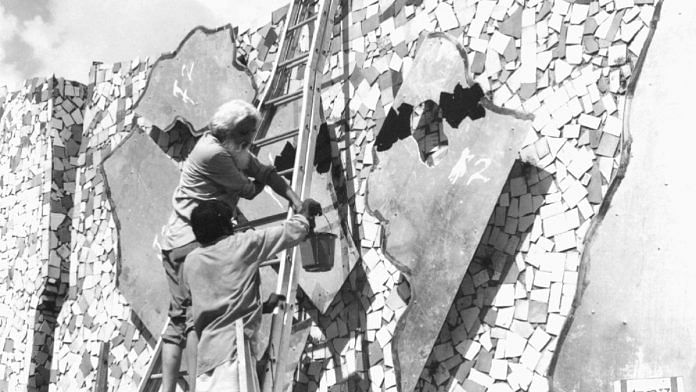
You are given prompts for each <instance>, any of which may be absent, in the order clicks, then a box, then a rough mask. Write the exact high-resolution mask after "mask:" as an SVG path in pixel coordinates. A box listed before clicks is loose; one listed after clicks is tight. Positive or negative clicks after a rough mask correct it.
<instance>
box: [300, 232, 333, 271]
mask: <svg viewBox="0 0 696 392" xmlns="http://www.w3.org/2000/svg"><path fill="white" fill-rule="evenodd" d="M336 238H338V236H337V235H336V234H333V233H315V232H313V231H312V232H311V233H309V235H307V239H306V240H304V241H303V242H301V243H300V253H301V255H302V268H304V270H305V271H307V272H324V271H330V270H331V269H332V268H333V265H334V249H335V248H336Z"/></svg>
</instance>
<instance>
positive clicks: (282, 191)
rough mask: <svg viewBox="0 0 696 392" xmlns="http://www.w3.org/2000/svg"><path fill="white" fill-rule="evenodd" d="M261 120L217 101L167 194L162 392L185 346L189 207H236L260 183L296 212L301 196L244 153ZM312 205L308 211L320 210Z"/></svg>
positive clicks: (170, 390) (249, 110)
mask: <svg viewBox="0 0 696 392" xmlns="http://www.w3.org/2000/svg"><path fill="white" fill-rule="evenodd" d="M260 122H261V119H260V116H259V112H258V110H257V109H256V108H255V107H253V106H252V105H251V104H249V103H247V102H244V101H240V100H234V101H230V102H228V103H226V104H224V105H222V106H221V107H220V108H219V109H218V110H217V112H216V113H215V115H214V116H213V118H212V120H211V122H210V131H209V132H206V133H205V134H204V135H203V136H201V139H199V140H198V142H197V143H196V146H195V147H194V149H193V151H191V153H190V154H189V156H188V158H187V160H186V162H185V163H184V167H183V169H182V173H181V178H180V180H179V185H178V186H177V188H176V190H175V192H174V196H173V198H172V203H173V207H174V211H173V213H172V215H171V217H170V219H169V221H168V223H167V225H166V226H165V227H164V229H163V236H162V241H161V244H160V245H161V248H162V261H163V264H164V269H165V273H166V275H167V281H168V284H169V290H170V294H171V303H170V306H169V324H168V326H167V327H166V330H165V332H164V333H163V334H162V354H161V355H162V387H163V388H162V390H163V391H164V392H174V391H175V388H176V383H177V379H178V378H179V367H180V365H181V354H182V351H183V347H184V346H185V344H186V335H185V328H186V318H187V309H186V306H184V304H183V300H184V292H183V290H182V287H181V285H180V277H181V271H180V268H181V265H182V263H183V261H184V259H185V258H186V255H187V254H189V253H190V252H191V251H192V250H193V249H196V248H197V247H198V246H199V243H198V242H197V241H196V239H195V235H194V233H193V230H192V228H191V224H190V219H191V212H192V211H193V209H194V208H195V207H196V206H197V205H198V204H199V203H200V202H201V201H205V200H220V201H222V202H224V203H226V204H227V205H228V206H229V207H230V208H231V209H232V211H235V210H236V206H237V202H238V200H239V198H240V197H244V198H247V199H252V198H254V197H255V196H256V195H258V194H259V193H260V192H262V191H263V188H264V187H265V185H268V186H270V187H271V189H273V191H274V192H275V193H277V194H278V195H280V196H282V197H284V198H285V199H287V200H288V201H289V202H290V204H291V206H292V208H293V209H294V210H295V211H299V209H300V208H301V207H302V202H301V200H300V198H299V197H298V196H297V194H296V193H295V192H294V191H293V190H292V188H291V187H290V186H289V185H288V183H287V182H286V181H285V180H284V179H283V178H282V177H280V176H279V175H278V173H277V172H276V170H275V168H274V167H273V166H268V165H263V164H261V163H260V162H259V161H258V159H257V158H256V157H255V156H253V155H252V154H251V153H250V152H249V147H250V146H251V143H252V142H253V140H254V136H255V134H256V130H257V127H258V125H259V124H260ZM250 178H253V180H252V179H250ZM314 203H315V205H313V206H312V208H313V209H317V208H318V209H321V207H320V206H319V205H318V203H316V202H314ZM193 347H195V343H194V344H193ZM187 351H188V352H189V353H190V355H189V356H188V360H187V362H188V368H189V369H192V368H195V350H191V349H189V350H187ZM192 379H193V378H191V380H192Z"/></svg>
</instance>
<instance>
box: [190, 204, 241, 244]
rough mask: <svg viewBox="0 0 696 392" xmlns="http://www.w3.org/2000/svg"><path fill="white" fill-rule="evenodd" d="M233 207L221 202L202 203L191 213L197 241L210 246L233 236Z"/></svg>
mask: <svg viewBox="0 0 696 392" xmlns="http://www.w3.org/2000/svg"><path fill="white" fill-rule="evenodd" d="M232 215H233V211H232V207H230V206H229V205H228V204H227V203H224V202H222V201H219V200H209V201H202V202H201V203H200V204H198V205H197V206H196V208H194V209H193V211H192V212H191V227H192V228H193V234H194V235H195V236H196V241H198V242H199V243H201V244H209V243H211V242H214V241H215V240H217V239H219V238H220V237H222V236H225V235H228V234H232V229H233V227H232Z"/></svg>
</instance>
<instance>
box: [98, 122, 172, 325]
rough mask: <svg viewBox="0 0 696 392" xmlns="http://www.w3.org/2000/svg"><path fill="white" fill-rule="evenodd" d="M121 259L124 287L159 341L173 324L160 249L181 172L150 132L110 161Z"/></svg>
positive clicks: (120, 276) (108, 169) (124, 146)
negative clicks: (169, 321)
mask: <svg viewBox="0 0 696 392" xmlns="http://www.w3.org/2000/svg"><path fill="white" fill-rule="evenodd" d="M103 168H104V173H105V177H106V179H107V183H108V186H109V195H110V198H111V203H112V208H113V210H114V212H115V214H114V215H115V216H116V219H117V225H118V240H119V249H120V254H121V260H120V271H119V274H118V287H119V289H120V290H121V292H122V293H123V295H124V296H125V297H126V299H127V300H128V302H129V303H130V304H131V306H132V307H133V310H134V311H135V313H136V314H137V315H138V317H139V318H140V319H141V320H142V321H143V323H145V326H146V327H147V328H148V330H149V331H150V332H151V333H152V334H153V336H155V337H159V334H160V332H161V329H162V326H163V325H164V322H165V320H166V319H167V309H168V307H169V288H168V287H167V281H166V279H165V275H164V269H163V268H162V262H161V261H160V254H159V250H158V247H157V243H158V238H157V237H158V236H159V234H160V232H161V229H162V226H163V225H164V224H165V223H166V222H167V218H168V217H169V214H170V213H171V209H172V206H171V205H172V203H171V197H172V194H174V189H175V188H176V185H177V183H178V181H179V169H178V168H177V167H176V165H175V164H174V162H173V161H172V160H171V159H170V158H169V157H168V156H167V155H166V154H165V153H164V152H163V151H162V150H160V148H159V147H158V146H157V145H156V144H155V143H154V141H152V139H151V138H150V137H149V136H148V135H147V134H145V133H143V132H139V131H134V132H133V133H132V134H131V135H130V136H129V137H128V138H127V139H126V140H125V141H124V142H123V144H121V146H120V147H118V149H116V151H114V153H113V154H112V155H111V156H110V157H109V158H107V159H106V160H105V161H104V164H103Z"/></svg>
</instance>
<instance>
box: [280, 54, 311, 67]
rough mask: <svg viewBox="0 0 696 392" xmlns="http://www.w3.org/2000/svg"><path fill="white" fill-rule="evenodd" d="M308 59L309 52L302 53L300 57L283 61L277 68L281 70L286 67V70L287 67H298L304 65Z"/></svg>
mask: <svg viewBox="0 0 696 392" xmlns="http://www.w3.org/2000/svg"><path fill="white" fill-rule="evenodd" d="M308 58H309V52H307V53H303V54H301V55H299V56H295V57H293V58H291V59H287V60H285V61H283V62H281V63H279V64H278V68H283V67H287V68H289V67H294V66H295V65H298V64H301V63H305V62H306V61H305V60H307V59H308Z"/></svg>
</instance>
